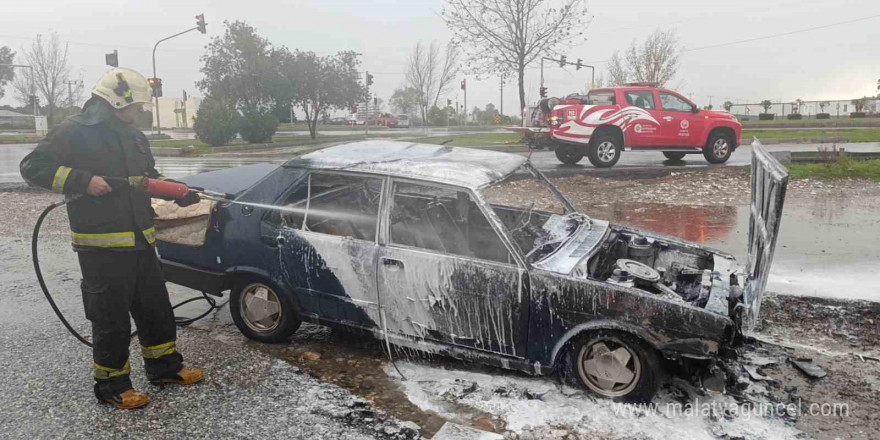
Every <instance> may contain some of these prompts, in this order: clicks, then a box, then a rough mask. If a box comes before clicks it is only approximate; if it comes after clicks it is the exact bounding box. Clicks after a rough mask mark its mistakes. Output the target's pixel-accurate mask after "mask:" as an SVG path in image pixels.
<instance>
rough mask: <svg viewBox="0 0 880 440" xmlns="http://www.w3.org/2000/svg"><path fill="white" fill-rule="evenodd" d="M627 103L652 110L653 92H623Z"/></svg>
mask: <svg viewBox="0 0 880 440" xmlns="http://www.w3.org/2000/svg"><path fill="white" fill-rule="evenodd" d="M623 95H624V97H626V102H627V104H629V105H634V106H636V107H640V108H643V109H645V110H654V109H656V108H657V106H655V105H654V92H626V93H624V94H623Z"/></svg>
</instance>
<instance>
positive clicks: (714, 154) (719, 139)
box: [703, 132, 734, 163]
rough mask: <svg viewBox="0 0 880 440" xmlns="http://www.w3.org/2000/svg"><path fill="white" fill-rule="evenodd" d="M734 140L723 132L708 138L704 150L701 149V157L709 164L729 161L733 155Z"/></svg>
mask: <svg viewBox="0 0 880 440" xmlns="http://www.w3.org/2000/svg"><path fill="white" fill-rule="evenodd" d="M733 145H734V140H733V137H732V136H730V134H728V133H725V132H716V133H714V134H712V136H709V141H708V142H706V148H704V149H703V156H705V157H706V160H707V161H708V162H709V163H724V162H727V159H730V155H731V153H733Z"/></svg>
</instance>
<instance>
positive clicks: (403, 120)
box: [388, 115, 410, 128]
mask: <svg viewBox="0 0 880 440" xmlns="http://www.w3.org/2000/svg"><path fill="white" fill-rule="evenodd" d="M395 119H396V120H395V121H394V125H390V124H389V125H388V126H389V127H396V128H409V126H410V122H409V116H407V115H397V116H396V117H395Z"/></svg>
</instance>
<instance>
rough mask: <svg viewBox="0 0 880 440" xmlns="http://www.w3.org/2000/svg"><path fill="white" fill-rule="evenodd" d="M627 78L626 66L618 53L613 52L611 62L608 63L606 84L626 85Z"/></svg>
mask: <svg viewBox="0 0 880 440" xmlns="http://www.w3.org/2000/svg"><path fill="white" fill-rule="evenodd" d="M628 77H629V72H627V69H626V65H625V64H624V62H623V59H622V58H621V57H620V52H617V51H614V54H613V55H611V60H610V61H609V62H608V83H609V85H611V86H622V85H624V84H626V82H627V79H628Z"/></svg>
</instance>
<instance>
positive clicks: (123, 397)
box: [104, 388, 150, 409]
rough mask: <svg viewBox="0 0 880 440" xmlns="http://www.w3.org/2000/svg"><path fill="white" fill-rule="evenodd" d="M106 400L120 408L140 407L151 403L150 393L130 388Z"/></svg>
mask: <svg viewBox="0 0 880 440" xmlns="http://www.w3.org/2000/svg"><path fill="white" fill-rule="evenodd" d="M104 402H106V403H109V404H111V405H113V406H115V407H117V408H119V409H138V408H143V407H145V406H147V404H148V403H150V395H149V394H147V393H139V392H137V391H135V390H133V389H131V388H129V389H127V390H125V391H123V392H121V393H119V394H117V395H115V396H112V397H108V398H105V399H104Z"/></svg>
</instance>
